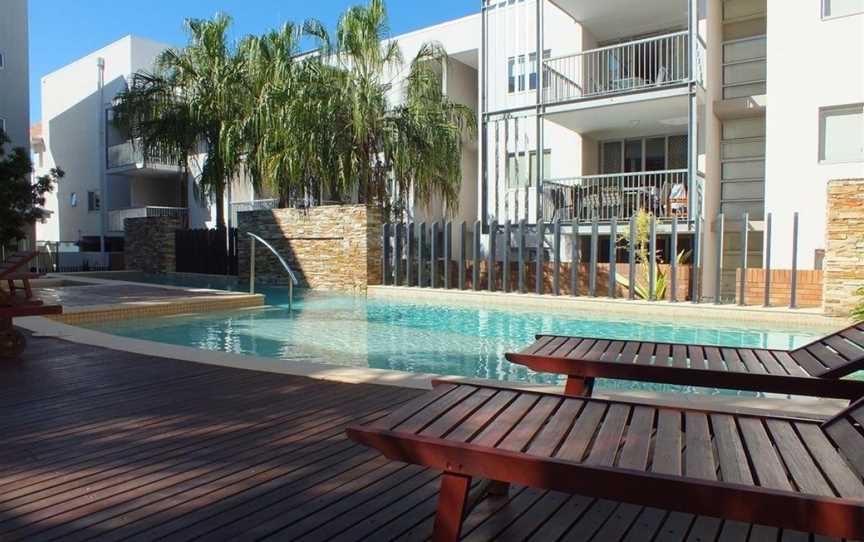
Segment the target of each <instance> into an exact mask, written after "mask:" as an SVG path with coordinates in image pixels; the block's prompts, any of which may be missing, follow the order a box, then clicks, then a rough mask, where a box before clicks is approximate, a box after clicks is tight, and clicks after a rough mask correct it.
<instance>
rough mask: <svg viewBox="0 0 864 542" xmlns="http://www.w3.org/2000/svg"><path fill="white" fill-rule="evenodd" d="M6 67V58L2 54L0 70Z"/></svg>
mask: <svg viewBox="0 0 864 542" xmlns="http://www.w3.org/2000/svg"><path fill="white" fill-rule="evenodd" d="M5 67H6V57H5V56H3V53H0V70H2V69H3V68H5Z"/></svg>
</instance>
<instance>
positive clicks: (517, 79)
mask: <svg viewBox="0 0 864 542" xmlns="http://www.w3.org/2000/svg"><path fill="white" fill-rule="evenodd" d="M551 57H552V51H551V50H548V49H547V50H546V51H543V59H544V60H546V59H549V58H551ZM526 59H527V66H526ZM529 70H530V73H529V72H528V71H529ZM526 74H527V81H526ZM526 82H527V90H537V53H531V54H529V55H527V56H526V55H519V56H511V57H510V58H508V59H507V92H508V93H509V94H515V93H516V92H525V90H526ZM543 84H544V88H548V86H549V82H548V81H544V83H543Z"/></svg>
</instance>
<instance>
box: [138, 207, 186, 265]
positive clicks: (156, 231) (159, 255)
mask: <svg viewBox="0 0 864 542" xmlns="http://www.w3.org/2000/svg"><path fill="white" fill-rule="evenodd" d="M124 227H125V230H126V233H125V241H124V245H125V247H124V252H125V260H126V269H128V270H130V271H143V272H144V273H149V274H152V275H161V274H165V273H173V272H175V271H176V270H177V253H176V249H175V233H174V232H176V231H177V230H179V229H183V218H181V217H175V216H155V217H147V218H127V219H126V220H125V221H124Z"/></svg>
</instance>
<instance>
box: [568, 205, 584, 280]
mask: <svg viewBox="0 0 864 542" xmlns="http://www.w3.org/2000/svg"><path fill="white" fill-rule="evenodd" d="M570 229H571V231H572V238H571V241H570V242H571V243H572V246H571V248H570V253H571V255H570V295H571V296H573V297H576V296H578V295H579V267H580V266H581V265H582V240H581V238H580V237H579V225H578V224H577V223H576V222H575V221H573V222H571V228H570Z"/></svg>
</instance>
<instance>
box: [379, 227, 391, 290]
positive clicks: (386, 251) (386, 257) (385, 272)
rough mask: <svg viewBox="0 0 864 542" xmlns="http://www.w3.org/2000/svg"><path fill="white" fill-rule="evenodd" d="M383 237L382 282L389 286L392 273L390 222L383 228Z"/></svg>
mask: <svg viewBox="0 0 864 542" xmlns="http://www.w3.org/2000/svg"><path fill="white" fill-rule="evenodd" d="M382 237H383V241H384V244H383V247H382V248H383V250H382V251H381V252H382V255H383V258H382V261H381V282H382V283H384V286H387V284H388V283H389V282H390V273H389V272H390V256H391V254H390V223H389V222H387V223H386V224H384V226H383V232H382Z"/></svg>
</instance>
